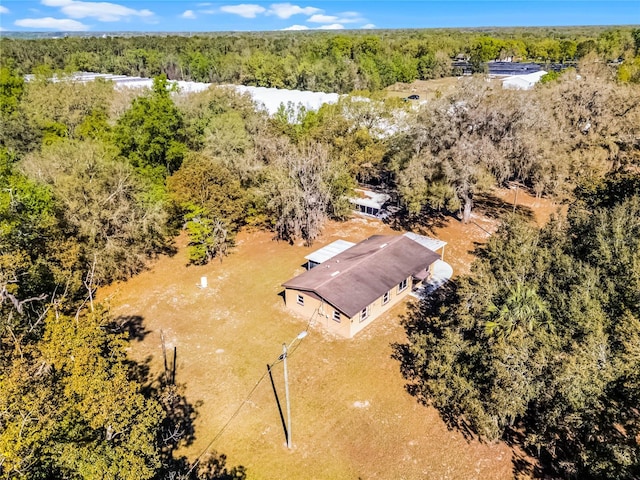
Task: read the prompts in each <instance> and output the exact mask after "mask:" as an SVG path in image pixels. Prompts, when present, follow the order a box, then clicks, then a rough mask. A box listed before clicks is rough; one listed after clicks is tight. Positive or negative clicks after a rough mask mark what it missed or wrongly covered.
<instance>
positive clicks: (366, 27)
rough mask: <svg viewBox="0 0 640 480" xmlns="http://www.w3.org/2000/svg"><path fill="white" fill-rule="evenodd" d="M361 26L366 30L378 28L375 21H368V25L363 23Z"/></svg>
mask: <svg viewBox="0 0 640 480" xmlns="http://www.w3.org/2000/svg"><path fill="white" fill-rule="evenodd" d="M360 28H362V29H364V30H370V29H372V28H376V26H375V25H374V24H373V23H367V24H366V25H362V26H361V27H360Z"/></svg>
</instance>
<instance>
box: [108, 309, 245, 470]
mask: <svg viewBox="0 0 640 480" xmlns="http://www.w3.org/2000/svg"><path fill="white" fill-rule="evenodd" d="M114 325H115V327H113V329H114V333H117V332H118V328H120V330H125V331H126V330H127V329H128V328H129V327H131V326H132V325H134V326H135V328H133V331H134V332H140V331H141V332H144V333H145V334H146V333H148V332H146V331H145V330H144V328H143V327H142V317H140V316H133V317H118V318H117V319H116V320H115V321H114ZM134 338H135V336H134ZM151 362H152V357H151V356H148V357H146V358H145V359H144V360H143V361H141V362H136V361H133V360H130V361H129V362H128V363H129V368H130V369H129V375H130V376H131V377H132V378H134V379H136V380H137V381H138V382H139V383H140V384H141V385H142V386H143V388H142V393H143V394H144V395H145V396H146V397H148V398H150V399H154V400H156V401H157V402H159V404H160V406H161V407H162V410H163V412H164V419H163V420H162V422H161V423H160V426H159V429H158V430H157V434H156V444H157V446H158V449H159V451H160V455H161V459H162V460H161V461H162V467H161V468H160V471H159V472H158V474H157V475H156V477H155V478H157V479H166V480H231V479H235V480H244V479H245V478H246V471H245V468H244V467H243V466H241V465H239V466H233V467H229V466H227V458H226V456H225V455H224V454H218V453H217V452H215V451H212V452H203V454H202V455H201V456H200V457H199V458H198V459H196V460H189V459H188V458H187V457H185V456H178V455H176V452H177V451H178V449H180V448H183V447H187V446H189V445H192V444H193V442H194V440H195V439H196V430H195V421H196V419H197V418H198V408H200V407H201V406H202V405H203V402H202V401H197V402H196V403H195V404H194V403H191V402H190V401H189V400H188V399H187V397H186V396H185V394H184V391H185V385H184V384H176V383H175V365H170V366H165V371H163V372H161V373H159V374H157V375H153V374H152V373H151ZM172 362H173V363H174V364H175V358H174V359H173V360H172ZM167 367H169V370H172V372H173V373H172V374H170V372H169V371H168V370H167Z"/></svg>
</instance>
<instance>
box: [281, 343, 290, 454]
mask: <svg viewBox="0 0 640 480" xmlns="http://www.w3.org/2000/svg"><path fill="white" fill-rule="evenodd" d="M282 363H283V364H284V365H283V367H284V396H285V398H286V402H287V448H288V449H291V404H290V403H289V375H288V373H287V344H286V343H283V344H282Z"/></svg>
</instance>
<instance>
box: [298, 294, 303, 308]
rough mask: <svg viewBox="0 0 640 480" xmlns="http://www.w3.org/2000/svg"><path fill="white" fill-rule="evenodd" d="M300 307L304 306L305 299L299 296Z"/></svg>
mask: <svg viewBox="0 0 640 480" xmlns="http://www.w3.org/2000/svg"><path fill="white" fill-rule="evenodd" d="M298 305H302V306H304V297H303V296H302V295H298Z"/></svg>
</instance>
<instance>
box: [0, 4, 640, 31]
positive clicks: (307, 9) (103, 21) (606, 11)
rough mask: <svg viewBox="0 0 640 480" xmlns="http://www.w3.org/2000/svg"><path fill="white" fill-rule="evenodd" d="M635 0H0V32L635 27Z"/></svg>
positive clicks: (639, 19)
mask: <svg viewBox="0 0 640 480" xmlns="http://www.w3.org/2000/svg"><path fill="white" fill-rule="evenodd" d="M638 24H640V0H623V1H600V0H591V1H590V0H580V1H578V0H574V1H562V0H560V1H528V0H511V1H507V0H498V1H495V0H493V1H489V0H477V1H463V0H442V1H420V0H414V1H382V0H349V1H333V0H331V1H324V0H310V2H309V3H307V2H294V3H289V2H287V3H272V2H260V1H251V0H243V1H240V2H238V1H214V2H199V1H188V0H187V1H185V0H173V1H167V0H156V1H137V0H135V1H134V0H120V1H113V2H110V1H93V0H0V31H26V32H36V31H79V32H118V31H141V32H207V31H267V30H314V29H316V30H342V29H375V28H440V27H504V26H569V25H638Z"/></svg>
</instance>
